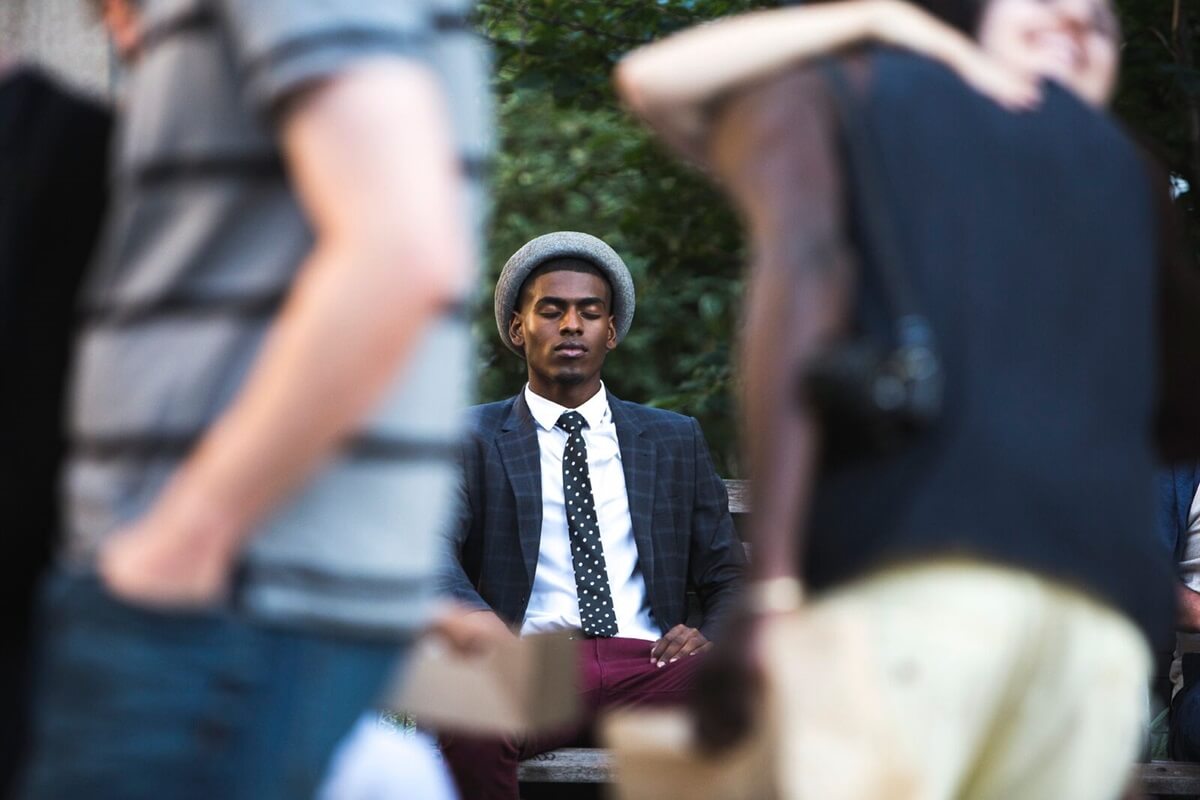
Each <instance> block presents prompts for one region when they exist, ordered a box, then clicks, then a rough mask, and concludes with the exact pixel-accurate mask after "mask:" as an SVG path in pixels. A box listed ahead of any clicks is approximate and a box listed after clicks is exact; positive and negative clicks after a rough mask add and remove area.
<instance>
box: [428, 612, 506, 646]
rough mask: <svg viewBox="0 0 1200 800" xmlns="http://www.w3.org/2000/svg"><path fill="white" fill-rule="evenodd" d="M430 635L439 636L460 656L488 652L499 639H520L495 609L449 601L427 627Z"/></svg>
mask: <svg viewBox="0 0 1200 800" xmlns="http://www.w3.org/2000/svg"><path fill="white" fill-rule="evenodd" d="M425 635H427V636H440V637H441V638H442V639H444V640H445V641H446V643H447V644H449V645H450V647H451V648H452V649H453V650H454V651H455V652H457V653H459V654H461V655H471V654H475V653H481V652H485V651H487V650H488V649H490V648H492V647H495V646H496V645H497V644H498V643H499V642H502V641H508V640H512V639H515V638H517V635H516V634H515V633H513V632H512V631H511V630H510V629H509V627H508V626H507V625H505V624H504V620H502V619H500V617H498V616H496V613H495V612H494V611H490V610H480V609H477V608H469V607H467V606H463V605H459V604H458V603H448V604H447V605H445V606H444V607H443V608H442V609H441V610H440V611H438V612H437V613H436V614H435V615H434V618H433V621H432V622H431V623H430V624H429V627H428V628H426V629H425Z"/></svg>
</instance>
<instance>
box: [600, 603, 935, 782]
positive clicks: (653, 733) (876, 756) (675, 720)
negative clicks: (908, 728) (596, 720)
mask: <svg viewBox="0 0 1200 800" xmlns="http://www.w3.org/2000/svg"><path fill="white" fill-rule="evenodd" d="M762 650H763V662H764V669H765V670H766V675H765V678H766V681H765V683H766V688H765V692H764V697H763V698H762V701H763V708H762V709H761V710H760V712H759V715H758V722H759V724H758V725H757V727H756V729H755V730H754V731H753V732H752V734H751V735H750V736H749V737H748V738H747V740H746V741H745V742H743V743H742V744H741V745H739V746H737V747H736V748H734V749H733V750H732V751H731V752H728V753H724V754H722V755H721V756H719V757H709V756H706V755H705V754H703V753H701V752H700V751H698V750H697V748H696V746H695V742H694V740H693V725H692V720H691V718H690V717H689V716H688V715H687V714H686V713H684V712H683V711H677V712H656V713H648V712H636V711H626V712H622V713H620V714H614V715H612V716H610V717H609V718H608V719H606V720H602V722H601V728H600V729H601V737H602V741H603V742H604V744H605V745H606V746H607V747H609V748H610V749H611V750H612V751H613V762H614V767H615V771H616V783H617V792H616V796H617V797H619V798H621V800H651V798H653V800H670V798H681V799H682V798H686V799H687V800H735V799H736V800H751V799H752V800H862V799H863V798H885V797H886V798H889V800H900V799H902V798H908V797H912V796H913V786H914V781H913V776H912V775H911V774H910V772H909V770H908V768H907V766H906V765H904V764H902V763H901V762H900V760H899V759H898V757H897V752H896V748H895V744H896V739H895V734H894V731H893V730H892V729H891V725H890V723H889V721H888V719H887V715H886V714H885V712H884V710H883V709H884V703H883V698H882V697H881V695H880V688H879V683H878V680H877V676H876V675H875V674H874V672H873V669H874V663H875V660H874V658H873V654H872V649H871V647H870V642H869V640H868V637H867V627H866V626H865V625H864V624H863V621H862V620H861V619H860V618H858V617H857V616H856V615H854V614H852V613H844V612H841V611H835V610H830V609H824V610H822V611H820V612H815V613H814V612H813V611H810V610H805V611H803V612H799V613H797V614H793V615H787V616H780V617H778V618H775V619H774V620H772V621H771V622H770V623H769V624H768V625H767V627H766V629H765V630H764V632H763V641H762Z"/></svg>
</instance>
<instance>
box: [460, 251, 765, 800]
mask: <svg viewBox="0 0 1200 800" xmlns="http://www.w3.org/2000/svg"><path fill="white" fill-rule="evenodd" d="M495 307H496V324H497V327H498V328H499V331H500V337H501V339H503V341H504V343H505V344H506V345H507V346H508V347H509V349H511V350H512V351H513V352H514V353H516V354H517V355H518V356H520V357H521V358H523V359H525V361H526V363H527V365H528V374H529V382H528V384H527V385H526V386H525V389H524V390H523V391H522V392H520V393H519V394H517V395H516V396H515V397H511V398H509V399H507V400H503V401H501V402H497V403H489V404H487V405H482V406H477V407H475V408H473V409H471V413H470V417H469V420H468V425H467V428H468V431H469V436H468V440H467V442H466V444H465V445H464V458H463V461H464V464H463V468H464V478H463V482H462V492H463V496H462V498H461V512H460V517H459V519H458V520H457V523H456V524H455V525H454V526H453V530H452V531H451V533H450V536H451V538H452V544H453V548H454V553H455V555H456V556H457V558H456V559H454V560H453V561H452V563H451V564H450V566H449V568H448V573H447V576H446V582H445V583H446V585H445V589H446V591H447V592H448V593H449V594H450V595H451V596H453V597H454V598H456V599H458V600H460V601H462V602H465V603H469V604H473V605H475V606H477V607H478V608H479V609H480V613H486V614H493V615H495V617H496V620H497V621H496V624H497V625H498V626H499V625H504V626H508V627H510V628H515V629H517V630H519V632H520V633H521V634H527V633H537V632H544V631H554V630H563V629H576V630H578V631H579V633H578V639H579V664H580V673H579V682H580V688H581V691H582V694H583V697H582V700H583V706H584V709H585V719H584V720H583V722H582V723H581V725H580V726H579V727H577V728H575V729H573V730H568V731H562V732H561V735H559V734H556V735H553V736H547V737H541V738H539V739H537V740H535V741H534V740H531V741H525V742H516V741H511V740H502V739H494V738H493V739H483V738H474V737H465V736H453V737H444V739H443V743H442V749H443V752H444V753H445V756H446V761H447V763H448V764H449V766H450V769H451V771H452V772H453V773H454V775H455V778H456V780H457V781H458V784H459V790H460V791H461V793H462V795H463V797H469V798H473V800H477V799H479V798H516V797H517V764H518V762H519V761H521V760H522V759H525V758H529V757H531V756H533V755H536V754H538V753H542V752H545V751H547V750H552V749H554V748H557V747H563V746H567V745H571V744H576V743H578V742H579V740H580V739H581V737H583V736H585V735H586V733H587V730H588V728H589V727H590V722H591V720H592V719H593V718H594V717H595V714H596V712H597V711H599V710H600V709H601V708H605V707H612V706H617V705H623V706H632V705H659V704H671V703H677V702H680V701H682V700H683V698H684V693H685V691H686V689H687V685H688V683H689V680H690V677H691V675H692V673H693V669H692V667H693V666H694V665H695V663H696V662H695V661H694V660H692V659H691V658H690V656H692V655H694V654H696V653H699V652H701V651H703V650H704V649H706V648H707V647H708V646H709V638H710V637H711V636H712V630H713V625H714V622H715V620H716V618H717V617H718V615H719V614H720V613H721V611H722V610H723V609H725V608H726V607H728V606H729V604H730V601H731V600H732V597H733V595H734V593H735V590H736V584H737V582H738V580H739V578H740V577H741V574H742V571H743V566H744V561H745V559H744V555H743V551H742V546H741V544H740V543H739V541H738V539H737V537H736V535H735V533H734V529H733V522H732V520H731V519H730V516H729V509H728V501H727V498H726V493H725V487H724V484H723V483H722V482H721V480H720V478H719V477H718V476H717V474H716V471H715V470H714V468H713V464H712V461H711V459H710V457H709V453H708V448H707V446H706V444H705V441H704V437H703V435H702V434H701V431H700V426H699V424H698V423H697V422H696V420H695V419H692V418H689V417H685V416H681V415H679V414H675V413H672V412H670V411H663V410H660V409H654V408H648V407H646V406H642V405H637V404H635V403H629V402H625V401H623V400H619V399H617V398H616V397H615V396H613V395H612V394H611V393H609V392H608V391H607V390H606V389H605V387H604V384H603V383H602V382H601V380H600V372H601V368H602V367H603V365H604V359H605V357H606V356H607V355H608V352H609V351H610V350H612V349H614V348H615V347H616V346H617V344H618V343H619V342H620V341H621V339H622V338H623V337H624V336H625V334H626V333H627V332H628V330H629V325H630V322H631V321H632V319H633V309H634V288H633V280H632V278H631V277H630V275H629V270H628V269H627V268H626V266H625V264H624V262H623V261H622V260H621V258H620V256H618V255H617V254H616V253H615V252H614V251H613V250H612V248H610V247H609V246H608V245H607V244H605V243H604V242H602V241H600V240H599V239H597V238H595V237H593V236H589V235H587V234H583V233H573V232H558V233H551V234H548V235H546V236H541V237H539V238H537V239H534V240H533V241H531V242H529V243H528V244H526V245H525V246H524V247H522V248H521V249H520V250H518V251H517V253H516V254H514V255H513V256H512V258H510V259H509V261H508V263H507V264H506V265H505V267H504V270H503V272H502V273H501V275H500V279H499V281H498V282H497V284H496V296H495ZM689 590H694V591H695V593H696V595H697V597H698V599H699V602H700V607H701V610H702V612H703V618H702V621H701V622H700V626H699V628H692V627H689V626H688V625H687V624H686V623H685V618H686V615H687V592H688V591H689Z"/></svg>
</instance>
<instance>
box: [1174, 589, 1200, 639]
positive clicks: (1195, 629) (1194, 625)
mask: <svg viewBox="0 0 1200 800" xmlns="http://www.w3.org/2000/svg"><path fill="white" fill-rule="evenodd" d="M1176 596H1177V599H1178V602H1179V619H1178V620H1177V621H1176V627H1177V628H1178V629H1179V630H1181V631H1184V632H1186V633H1200V592H1195V591H1193V590H1192V589H1189V588H1188V587H1186V586H1184V585H1183V584H1182V583H1181V584H1179V590H1178V591H1177V592H1176Z"/></svg>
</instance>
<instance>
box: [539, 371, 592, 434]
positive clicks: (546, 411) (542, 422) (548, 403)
mask: <svg viewBox="0 0 1200 800" xmlns="http://www.w3.org/2000/svg"><path fill="white" fill-rule="evenodd" d="M525 402H526V403H527V404H528V405H529V413H530V414H532V415H533V419H534V421H535V422H537V424H538V426H539V427H541V428H542V429H543V430H547V431H549V430H553V429H554V426H555V425H557V424H558V418H559V417H561V416H562V415H563V412H564V411H571V410H572V409H569V408H567V407H566V406H560V405H559V404H558V403H556V402H554V401H553V400H547V399H546V398H544V397H542V396H541V395H539V394H537V393H536V392H534V391H533V389H531V388H529V384H528V383H527V384H525ZM574 410H575V411H578V412H579V413H580V414H582V415H583V418H584V419H586V420H587V424H588V428H590V429H591V430H595V429H597V428H599V427H600V426H601V425H604V424H607V423H608V421H609V420H610V419H612V412H611V411H610V410H609V407H608V392H607V391H605V389H604V383H603V381H602V382H601V383H600V391H598V392H596V393H595V394H594V395H592V396H591V398H589V399H588V400H587V401H586V402H585V403H584V404H583V405H581V406H579V408H576V409H574Z"/></svg>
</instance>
